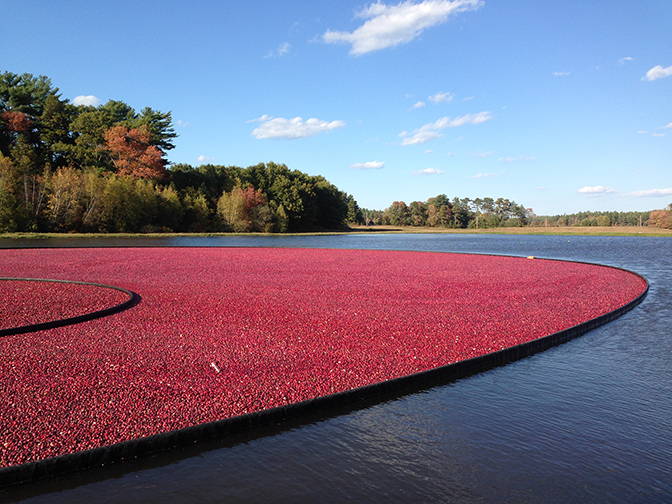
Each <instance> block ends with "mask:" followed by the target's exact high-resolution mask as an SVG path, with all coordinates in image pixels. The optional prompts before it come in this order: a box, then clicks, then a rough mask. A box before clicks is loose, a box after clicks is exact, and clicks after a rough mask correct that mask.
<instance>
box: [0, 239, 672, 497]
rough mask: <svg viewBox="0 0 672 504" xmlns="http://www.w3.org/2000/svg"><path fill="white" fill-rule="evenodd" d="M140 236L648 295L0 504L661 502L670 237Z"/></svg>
mask: <svg viewBox="0 0 672 504" xmlns="http://www.w3.org/2000/svg"><path fill="white" fill-rule="evenodd" d="M90 241H91V242H92V243H94V244H96V245H98V246H100V244H101V241H100V239H94V240H90ZM72 243H73V242H69V241H68V240H61V239H59V240H40V241H39V244H40V246H67V245H68V244H72ZM74 243H75V246H90V245H91V244H90V243H86V244H85V243H84V242H83V241H82V240H81V239H77V240H74ZM141 243H142V245H147V246H253V247H256V246H277V247H321V248H324V247H326V248H375V249H404V250H431V251H448V252H471V253H487V254H506V255H519V256H528V255H534V256H537V257H548V258H559V259H573V260H580V261H589V262H598V263H602V264H609V265H613V266H618V267H623V268H627V269H630V270H633V271H636V272H637V273H640V274H642V275H644V276H645V277H646V278H647V279H648V280H649V282H650V291H649V294H648V296H647V298H646V299H645V300H644V302H643V303H642V304H640V305H639V306H638V307H636V308H635V309H634V310H633V311H631V312H629V313H627V314H626V315H625V316H623V317H622V318H620V319H618V320H616V321H614V322H612V323H610V324H607V325H606V326H603V327H601V328H599V329H597V330H595V331H593V332H590V333H588V334H587V335H585V336H583V337H581V338H579V339H577V340H573V341H571V342H569V343H567V344H565V345H562V346H559V347H555V348H553V349H550V350H548V351H546V352H544V353H542V354H537V355H535V356H533V357H530V358H527V359H524V360H522V361H518V362H515V363H512V364H509V365H507V366H505V367H501V368H497V369H493V370H491V371H487V372H485V373H481V374H479V375H476V376H473V377H470V378H467V379H463V380H460V381H458V382H455V383H452V384H450V385H446V386H442V387H437V388H434V389H431V390H428V391H425V392H421V393H417V394H412V395H409V396H405V397H401V398H399V399H397V400H394V401H389V402H386V403H382V404H377V405H373V406H370V407H367V408H364V409H359V410H355V411H351V412H349V413H347V414H343V415H340V416H336V417H333V418H328V419H310V421H309V422H308V423H307V424H304V425H296V426H293V427H291V428H288V429H285V430H282V429H277V430H276V431H274V432H269V433H268V435H266V436H263V437H259V438H256V439H249V438H240V439H234V440H228V441H218V442H213V443H209V444H204V445H201V446H199V447H198V448H194V449H191V450H182V451H176V452H172V453H169V454H164V455H161V456H159V457H155V458H153V459H148V460H144V461H140V462H139V463H135V464H120V465H117V466H116V467H113V468H104V469H102V470H99V471H93V472H87V473H85V474H82V475H75V476H71V477H67V478H60V479H58V480H55V481H50V482H44V483H40V484H35V485H30V486H28V487H22V488H19V489H14V490H12V491H10V492H7V491H5V492H4V493H0V500H3V501H4V500H7V501H15V500H21V499H25V501H26V502H90V501H96V502H166V501H167V502H188V501H189V502H191V501H193V502H223V501H226V502H287V501H289V502H307V501H320V502H343V501H348V500H351V501H357V502H359V501H368V502H370V501H376V502H379V501H385V502H474V503H476V502H558V503H565V502H624V503H626V502H672V415H670V410H671V409H672V336H671V334H670V327H671V326H672V309H671V308H670V304H671V303H670V299H671V296H670V294H671V293H672V275H671V274H670V272H672V239H669V238H648V237H646V238H645V237H641V238H632V237H582V236H576V237H560V236H557V237H554V236H493V235H373V236H371V235H354V236H353V235H345V236H304V237H231V238H228V237H226V238H222V237H217V238H198V239H191V238H168V239H149V240H141ZM105 244H106V245H107V244H111V245H114V246H138V241H136V240H133V241H128V240H125V241H124V240H118V239H105ZM3 246H7V244H6V242H3V241H2V240H0V247H3ZM0 268H1V266H0Z"/></svg>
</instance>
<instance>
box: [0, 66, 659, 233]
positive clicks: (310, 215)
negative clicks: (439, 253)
mask: <svg viewBox="0 0 672 504" xmlns="http://www.w3.org/2000/svg"><path fill="white" fill-rule="evenodd" d="M176 138H177V134H176V133H175V129H174V127H173V123H172V117H171V113H170V112H161V111H158V110H154V109H152V108H150V107H145V108H143V109H142V110H141V111H140V112H137V111H136V110H135V109H133V108H132V107H131V106H129V105H128V104H126V103H124V102H123V101H116V100H110V101H108V102H107V103H105V104H101V105H98V106H92V105H88V106H87V105H74V104H73V103H70V102H69V101H68V100H64V99H62V98H61V95H60V94H59V90H58V88H56V87H54V86H53V85H52V83H51V80H50V79H49V78H48V77H46V76H43V75H41V76H39V77H34V76H33V75H31V74H22V75H18V74H14V73H10V72H0V233H11V232H58V233H71V232H80V233H115V232H119V233H166V232H179V233H184V232H187V233H195V232H201V233H203V232H236V233H246V232H260V233H285V232H306V231H329V230H343V229H347V228H348V225H352V224H359V225H366V226H376V225H392V226H415V227H433V228H436V227H439V228H440V227H443V228H460V229H481V228H493V227H519V226H614V225H618V226H635V225H639V226H642V225H651V226H657V227H663V228H671V227H672V219H671V218H670V210H671V209H670V208H669V207H668V208H667V209H664V210H656V211H654V212H583V213H578V214H572V215H556V216H541V217H539V216H536V215H535V214H534V212H533V211H532V209H531V208H525V207H524V206H523V205H520V204H518V203H516V202H515V201H511V200H508V199H505V198H497V199H494V198H475V199H470V198H457V197H455V198H453V199H452V200H451V199H449V198H448V196H446V195H445V194H440V195H438V196H436V197H433V198H429V199H428V200H427V201H425V202H421V201H414V202H412V203H410V205H406V203H404V202H403V201H395V202H393V203H392V205H391V206H390V207H388V208H386V209H385V210H366V209H361V208H360V207H359V206H358V204H357V202H356V201H355V199H354V197H353V196H352V195H350V194H346V193H344V192H342V191H340V190H339V189H338V188H337V187H336V186H334V185H333V184H331V183H330V182H329V181H327V180H326V179H325V178H324V177H322V176H311V175H307V174H305V173H302V172H300V171H298V170H290V169H289V168H288V167H287V166H285V165H284V164H277V163H274V162H269V163H260V164H257V165H253V166H249V167H247V168H241V167H237V166H221V165H211V164H207V165H201V166H198V167H193V166H191V165H188V164H171V163H170V162H169V161H168V159H167V153H168V152H169V151H170V150H171V149H173V148H174V147H175V144H174V141H175V139H176Z"/></svg>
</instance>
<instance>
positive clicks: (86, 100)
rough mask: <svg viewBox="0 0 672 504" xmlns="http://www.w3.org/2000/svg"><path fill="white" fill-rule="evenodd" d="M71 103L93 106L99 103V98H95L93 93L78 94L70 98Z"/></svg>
mask: <svg viewBox="0 0 672 504" xmlns="http://www.w3.org/2000/svg"><path fill="white" fill-rule="evenodd" d="M72 104H73V105H93V106H94V107H95V106H96V105H100V98H97V97H95V96H93V95H87V96H84V95H80V96H75V98H74V99H73V100H72Z"/></svg>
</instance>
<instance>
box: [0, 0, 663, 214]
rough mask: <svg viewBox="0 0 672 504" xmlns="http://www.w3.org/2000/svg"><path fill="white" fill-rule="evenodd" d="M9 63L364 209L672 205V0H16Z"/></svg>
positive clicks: (2, 54)
mask: <svg viewBox="0 0 672 504" xmlns="http://www.w3.org/2000/svg"><path fill="white" fill-rule="evenodd" d="M0 13H1V14H0V32H1V33H2V44H0V70H1V71H10V72H14V73H24V72H28V73H32V74H34V75H47V76H48V77H50V78H51V79H52V82H53V84H54V85H55V86H57V87H58V88H59V89H60V92H61V93H62V96H63V97H64V98H68V99H71V100H76V102H77V103H80V102H81V103H98V102H106V101H107V100H110V99H115V100H122V101H124V102H126V103H128V104H129V105H131V106H132V107H135V108H136V109H137V110H140V109H142V108H143V107H145V106H149V107H152V108H154V109H157V110H160V111H163V112H167V111H172V116H173V121H174V123H175V129H176V132H177V133H178V134H179V138H177V140H176V145H177V147H176V148H175V149H174V150H172V151H170V152H169V156H168V157H169V160H170V161H171V162H173V163H189V164H191V165H193V166H198V165H200V164H202V163H214V164H220V165H237V166H242V167H245V166H249V165H252V164H257V163H260V162H268V161H275V162H277V163H285V164H287V166H288V167H289V168H290V169H297V170H301V171H303V172H306V173H308V174H311V175H323V176H324V177H325V178H327V179H328V180H329V181H330V182H332V183H333V184H335V185H336V186H337V187H338V188H339V189H341V190H343V191H345V192H347V193H350V194H352V195H353V196H354V197H355V199H356V200H357V201H358V203H359V204H360V206H362V207H365V208H370V209H383V208H386V207H387V206H389V205H390V204H391V203H392V202H393V201H399V200H402V201H405V202H406V203H407V204H408V203H410V202H411V201H416V200H419V201H426V200H427V199H428V198H430V197H433V196H436V195H438V194H442V193H443V194H446V195H448V196H449V197H450V198H452V197H455V196H457V197H461V198H463V197H469V198H477V197H493V198H499V197H503V198H509V199H512V200H515V201H516V202H518V203H520V204H523V205H525V206H526V207H531V208H533V209H534V211H535V212H536V213H537V214H539V215H543V214H560V213H572V212H577V211H582V210H619V211H625V210H652V209H657V208H664V207H666V206H667V205H668V204H670V203H672V37H671V36H670V26H672V2H670V1H669V0H641V1H636V2H635V1H619V0H608V1H606V0H605V1H603V0H590V1H586V0H581V1H575V0H564V1H548V2H540V1H538V0H509V1H498V0H485V1H480V0H453V1H449V0H425V1H419V0H415V1H410V0H409V1H407V2H402V3H398V2H394V1H393V2H389V3H388V2H386V3H382V2H378V3H362V2H359V1H351V0H340V1H338V2H312V1H285V2H270V1H268V2H267V1H255V0H252V1H246V2H237V1H236V2H234V1H220V2H216V1H199V0H191V1H189V2H176V1H143V0H136V1H133V2H129V1H125V0H120V1H116V2H91V1H90V0H88V1H75V0H72V1H59V0H50V1H48V2H47V1H34V0H20V1H19V0H0Z"/></svg>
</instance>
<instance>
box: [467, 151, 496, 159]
mask: <svg viewBox="0 0 672 504" xmlns="http://www.w3.org/2000/svg"><path fill="white" fill-rule="evenodd" d="M493 154H494V152H490V151H484V152H476V153H475V154H474V153H473V152H470V153H469V154H467V155H468V156H471V157H482V158H486V157H490V156H492V155H493Z"/></svg>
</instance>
